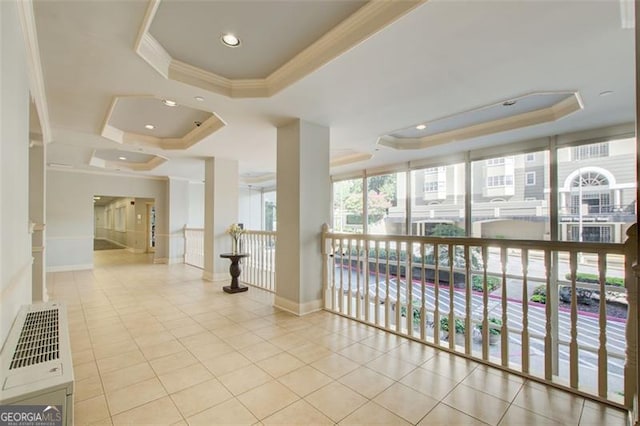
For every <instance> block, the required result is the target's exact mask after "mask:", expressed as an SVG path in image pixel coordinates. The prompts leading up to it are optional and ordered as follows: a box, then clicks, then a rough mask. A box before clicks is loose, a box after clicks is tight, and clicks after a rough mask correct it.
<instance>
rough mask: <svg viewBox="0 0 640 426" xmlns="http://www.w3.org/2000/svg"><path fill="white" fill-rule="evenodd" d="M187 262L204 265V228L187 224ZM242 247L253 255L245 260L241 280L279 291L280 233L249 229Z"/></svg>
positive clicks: (243, 235)
mask: <svg viewBox="0 0 640 426" xmlns="http://www.w3.org/2000/svg"><path fill="white" fill-rule="evenodd" d="M184 241H185V243H184V263H186V264H188V265H191V266H195V267H197V268H201V269H202V268H204V229H202V228H187V227H185V228H184ZM240 247H241V248H240V249H241V251H242V252H244V253H249V255H250V256H249V257H248V258H245V259H243V260H242V261H241V264H242V275H240V280H241V281H242V282H244V283H246V284H249V285H252V286H254V287H259V288H262V289H264V290H268V291H271V292H275V288H276V278H275V275H276V274H275V271H276V233H275V232H271V231H251V230H246V231H245V232H244V233H243V234H242V237H241V246H240Z"/></svg>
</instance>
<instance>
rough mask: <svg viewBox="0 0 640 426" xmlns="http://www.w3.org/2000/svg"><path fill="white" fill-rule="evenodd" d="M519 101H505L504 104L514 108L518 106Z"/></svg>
mask: <svg viewBox="0 0 640 426" xmlns="http://www.w3.org/2000/svg"><path fill="white" fill-rule="evenodd" d="M516 102H517V101H504V102H503V103H502V105H503V106H513V105H515V104H516Z"/></svg>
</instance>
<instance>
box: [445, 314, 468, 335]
mask: <svg viewBox="0 0 640 426" xmlns="http://www.w3.org/2000/svg"><path fill="white" fill-rule="evenodd" d="M454 324H455V332H456V333H457V334H464V321H463V320H462V319H460V318H456V319H455V321H454ZM440 330H442V331H445V332H449V316H444V317H442V318H440Z"/></svg>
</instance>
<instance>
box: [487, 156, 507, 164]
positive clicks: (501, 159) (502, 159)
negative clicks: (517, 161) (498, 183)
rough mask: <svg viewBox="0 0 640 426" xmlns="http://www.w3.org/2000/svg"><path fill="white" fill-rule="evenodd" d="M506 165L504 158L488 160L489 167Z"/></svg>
mask: <svg viewBox="0 0 640 426" xmlns="http://www.w3.org/2000/svg"><path fill="white" fill-rule="evenodd" d="M503 164H504V157H500V158H490V159H488V160H487V166H501V165H503Z"/></svg>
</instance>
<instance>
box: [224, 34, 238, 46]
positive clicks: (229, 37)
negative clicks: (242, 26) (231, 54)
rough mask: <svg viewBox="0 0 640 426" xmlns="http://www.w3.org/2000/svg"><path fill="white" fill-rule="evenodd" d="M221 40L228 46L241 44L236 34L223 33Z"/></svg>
mask: <svg viewBox="0 0 640 426" xmlns="http://www.w3.org/2000/svg"><path fill="white" fill-rule="evenodd" d="M220 40H222V44H224V45H225V46H227V47H238V46H240V39H239V38H238V37H236V36H234V35H233V34H228V33H227V34H223V35H222V37H220Z"/></svg>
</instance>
